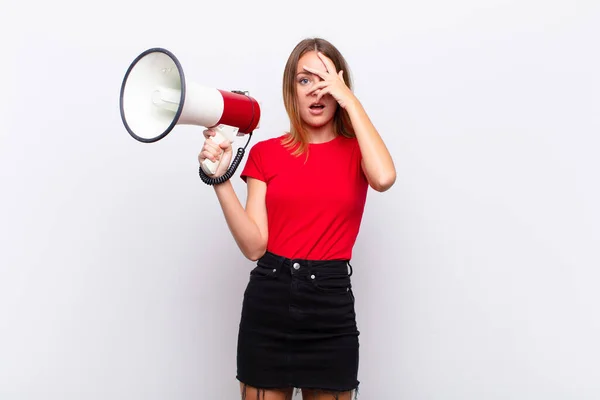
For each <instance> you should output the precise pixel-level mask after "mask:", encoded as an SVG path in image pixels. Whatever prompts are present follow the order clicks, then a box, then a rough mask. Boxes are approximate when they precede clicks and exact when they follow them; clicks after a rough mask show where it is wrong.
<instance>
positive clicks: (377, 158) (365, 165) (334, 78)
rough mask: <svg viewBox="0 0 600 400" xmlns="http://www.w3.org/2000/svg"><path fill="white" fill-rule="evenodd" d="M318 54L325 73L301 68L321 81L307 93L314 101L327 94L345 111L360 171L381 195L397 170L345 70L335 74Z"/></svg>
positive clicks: (331, 64)
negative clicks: (356, 142) (346, 78)
mask: <svg viewBox="0 0 600 400" xmlns="http://www.w3.org/2000/svg"><path fill="white" fill-rule="evenodd" d="M318 55H319V58H320V59H321V61H323V65H324V66H325V68H326V69H327V72H323V71H320V70H316V69H313V68H308V67H306V66H305V67H304V69H305V70H307V71H309V72H311V73H313V74H316V75H318V76H319V77H321V79H322V81H321V82H319V83H317V84H316V85H314V86H313V87H312V88H311V91H310V92H312V93H314V94H315V95H316V96H317V101H319V99H320V98H321V97H323V96H324V95H326V94H329V95H331V96H333V97H334V98H335V99H336V101H337V102H338V103H339V105H340V107H342V108H344V109H345V110H346V111H347V112H348V115H349V116H350V122H351V123H352V126H353V127H354V131H355V132H356V138H357V140H358V145H359V146H360V152H361V153H362V169H363V171H364V173H365V176H366V177H367V180H368V181H369V185H370V186H371V187H372V188H373V189H375V190H377V191H379V192H384V191H386V190H388V189H389V188H390V187H392V185H393V184H394V182H395V181H396V168H395V167H394V162H393V161H392V157H391V155H390V152H389V151H388V149H387V147H386V146H385V144H384V143H383V140H382V139H381V136H379V133H378V132H377V130H376V129H375V127H374V126H373V124H372V123H371V120H370V119H369V116H368V115H367V113H366V112H365V110H364V108H363V106H362V104H361V103H360V101H358V99H357V98H356V96H355V95H354V93H352V91H351V90H350V89H349V88H348V86H346V83H345V81H344V78H343V76H344V71H339V72H338V71H336V68H335V65H334V64H333V62H332V61H331V60H330V59H329V58H328V57H326V56H325V55H323V54H321V53H318ZM310 92H309V94H310Z"/></svg>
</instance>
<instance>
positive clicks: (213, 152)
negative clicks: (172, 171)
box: [198, 129, 268, 261]
mask: <svg viewBox="0 0 600 400" xmlns="http://www.w3.org/2000/svg"><path fill="white" fill-rule="evenodd" d="M214 135H215V132H214V131H213V130H211V129H207V130H205V131H204V136H205V137H206V141H205V142H204V146H203V147H202V151H201V152H200V154H199V155H198V161H199V162H200V163H202V162H203V161H204V160H205V159H209V160H211V161H216V160H221V162H220V164H219V166H218V167H217V170H216V172H215V176H221V175H223V174H224V173H225V171H226V170H227V168H228V167H229V164H230V161H231V156H232V149H231V143H229V142H227V141H225V142H223V143H221V144H220V145H217V144H216V143H215V142H214V141H212V139H211V138H212V136H214ZM247 183H248V196H247V198H246V208H244V207H243V206H242V203H241V202H240V199H239V198H238V196H237V194H236V193H235V190H233V185H232V184H231V182H230V181H229V180H227V181H225V182H223V183H221V184H218V185H215V186H213V187H214V190H215V193H216V194H217V198H218V199H219V204H220V205H221V208H222V210H223V215H224V216H225V221H226V222H227V226H228V227H229V230H230V231H231V234H232V235H233V238H234V239H235V242H236V243H237V245H238V247H239V248H240V250H241V251H242V253H243V254H244V256H245V257H246V258H248V259H250V260H252V261H256V260H258V259H259V258H260V257H261V256H262V255H263V254H264V253H265V251H266V248H267V239H268V236H267V235H268V229H267V207H266V204H265V196H266V193H267V185H266V183H265V182H263V181H261V180H258V179H254V178H248V179H247Z"/></svg>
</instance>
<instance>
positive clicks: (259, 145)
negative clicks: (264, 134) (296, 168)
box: [250, 135, 285, 153]
mask: <svg viewBox="0 0 600 400" xmlns="http://www.w3.org/2000/svg"><path fill="white" fill-rule="evenodd" d="M284 138H285V135H281V136H277V137H272V138H268V139H262V140H259V141H257V142H255V143H254V145H252V146H251V147H250V151H251V152H254V153H262V152H265V151H267V152H268V151H273V150H276V149H277V148H282V147H283V140H284Z"/></svg>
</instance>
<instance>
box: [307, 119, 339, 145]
mask: <svg viewBox="0 0 600 400" xmlns="http://www.w3.org/2000/svg"><path fill="white" fill-rule="evenodd" d="M306 130H307V132H308V142H309V143H314V144H318V143H325V142H328V141H330V140H332V139H335V137H336V136H337V134H336V133H335V132H334V130H333V123H329V124H327V125H324V126H321V127H318V128H315V127H312V126H307V127H306Z"/></svg>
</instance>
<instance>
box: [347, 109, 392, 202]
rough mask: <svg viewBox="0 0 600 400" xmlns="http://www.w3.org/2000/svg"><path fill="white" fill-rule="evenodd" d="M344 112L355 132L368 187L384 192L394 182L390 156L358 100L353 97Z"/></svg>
mask: <svg viewBox="0 0 600 400" xmlns="http://www.w3.org/2000/svg"><path fill="white" fill-rule="evenodd" d="M346 111H348V115H349V116H350V121H351V123H352V126H353V127H354V131H355V132H356V139H357V140H358V145H359V147H360V152H361V153H362V162H361V165H362V169H363V171H364V173H365V176H366V177H367V180H368V181H369V186H371V187H372V188H373V189H375V190H377V191H378V192H385V191H386V190H388V189H389V188H390V187H392V185H393V184H394V182H395V181H396V168H395V166H394V161H393V160H392V156H391V155H390V153H389V151H388V149H387V147H386V145H385V143H384V142H383V139H381V136H380V135H379V133H378V132H377V130H376V129H375V127H374V126H373V124H372V123H371V120H370V119H369V116H368V115H367V113H366V112H365V110H364V108H363V107H362V105H361V104H360V102H359V101H358V99H356V98H355V97H354V98H353V101H350V102H349V103H348V104H347V105H346Z"/></svg>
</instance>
